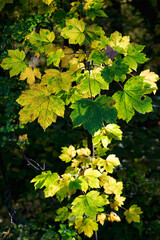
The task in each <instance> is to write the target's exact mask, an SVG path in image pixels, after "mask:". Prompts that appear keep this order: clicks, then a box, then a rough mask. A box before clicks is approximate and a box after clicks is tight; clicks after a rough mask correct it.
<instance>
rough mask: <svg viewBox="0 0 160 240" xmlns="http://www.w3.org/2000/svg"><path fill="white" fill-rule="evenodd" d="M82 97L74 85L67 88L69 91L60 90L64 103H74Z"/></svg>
mask: <svg viewBox="0 0 160 240" xmlns="http://www.w3.org/2000/svg"><path fill="white" fill-rule="evenodd" d="M81 98H82V92H81V90H80V89H77V88H76V87H72V88H70V89H69V91H67V92H66V91H64V92H62V99H64V102H65V104H66V105H68V104H70V103H75V102H76V101H77V100H80V99H81Z"/></svg>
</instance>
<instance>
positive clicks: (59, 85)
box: [41, 69, 71, 93]
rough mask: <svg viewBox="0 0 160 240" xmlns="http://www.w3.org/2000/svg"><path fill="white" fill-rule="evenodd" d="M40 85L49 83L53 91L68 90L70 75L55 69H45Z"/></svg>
mask: <svg viewBox="0 0 160 240" xmlns="http://www.w3.org/2000/svg"><path fill="white" fill-rule="evenodd" d="M41 85H49V86H50V88H49V89H50V91H51V92H53V93H58V92H60V91H61V90H64V91H68V90H69V89H70V87H71V75H70V74H69V73H68V72H62V73H61V72H59V71H58V70H57V69H47V70H46V71H45V74H44V75H43V76H42V81H41Z"/></svg>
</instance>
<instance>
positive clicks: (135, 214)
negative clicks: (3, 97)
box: [0, 0, 158, 237]
mask: <svg viewBox="0 0 160 240" xmlns="http://www.w3.org/2000/svg"><path fill="white" fill-rule="evenodd" d="M20 2H23V1H20ZM7 3H11V2H10V1H6V2H5V3H4V4H1V5H2V6H1V5H0V8H1V9H2V8H3V7H4V6H5V4H7ZM30 4H31V5H32V6H33V8H34V9H36V8H37V6H38V9H37V11H38V13H41V14H48V17H49V19H52V17H53V18H54V21H53V22H52V25H50V26H44V27H43V26H42V27H43V28H40V29H39V28H37V29H33V28H32V29H31V30H30V31H29V32H27V33H26V35H25V36H24V37H23V41H22V42H21V44H18V45H17V47H16V48H15V47H14V49H9V50H8V54H7V56H6V55H5V56H3V59H2V62H1V67H2V68H3V69H4V70H9V74H10V78H12V77H15V76H16V78H17V84H18V80H27V81H26V82H25V84H24V89H23V91H22V92H21V94H20V96H19V97H18V98H17V100H16V102H17V103H18V104H19V105H21V110H20V111H19V121H20V125H24V124H27V123H32V122H34V121H35V120H36V119H37V120H38V123H39V124H40V126H41V127H42V128H43V130H44V131H45V130H46V129H48V128H49V127H51V125H52V124H56V122H57V120H58V119H59V117H62V118H66V115H67V116H69V117H70V119H71V120H72V124H73V126H74V127H75V128H76V127H80V126H83V127H84V129H85V130H87V132H88V133H89V134H90V135H92V153H91V151H90V149H88V148H77V149H76V148H75V147H73V146H72V145H71V146H69V147H66V146H65V147H63V148H62V154H61V155H60V159H61V160H62V161H64V162H66V163H70V166H68V167H67V168H66V170H65V171H64V173H63V174H59V173H57V172H54V173H52V172H51V171H45V169H41V170H42V173H41V174H40V175H37V176H36V177H34V178H33V179H32V181H31V182H34V186H35V189H42V188H44V189H43V190H44V194H45V197H46V198H47V197H53V196H54V197H57V199H58V201H59V202H61V204H63V202H64V206H63V207H61V208H59V209H58V210H57V216H56V217H55V221H61V222H62V223H63V222H65V221H68V224H69V226H73V225H74V226H75V229H77V231H78V233H79V234H81V233H82V232H83V233H84V234H85V235H87V236H88V237H91V236H92V235H93V233H94V231H97V230H98V222H100V224H102V225H103V224H104V222H105V221H111V222H113V221H117V222H119V221H121V218H120V217H119V216H118V215H117V214H116V213H115V212H113V211H112V210H113V209H114V210H115V211H118V210H119V208H121V209H124V210H125V212H124V216H125V217H126V220H127V221H128V222H129V223H131V222H132V221H134V222H140V214H141V213H142V211H141V209H140V207H137V205H132V206H130V208H129V209H128V210H127V209H125V208H124V207H122V205H124V201H125V197H123V196H122V195H121V194H122V190H123V183H122V182H121V181H117V180H116V179H115V178H113V177H112V176H110V174H112V173H113V170H114V168H115V167H116V166H119V165H120V161H119V159H118V157H116V155H115V154H108V156H107V157H106V158H102V157H103V153H104V151H105V152H106V151H107V150H108V149H107V147H108V145H109V144H110V143H111V141H112V139H116V140H121V139H122V131H121V130H120V127H119V126H118V125H117V121H118V120H119V119H123V120H124V121H126V122H127V123H128V122H129V121H130V120H131V119H132V118H133V117H134V115H135V114H136V112H138V113H141V114H145V113H148V112H151V111H152V110H153V108H152V99H151V98H150V97H149V96H148V95H149V94H151V93H156V91H157V89H158V88H157V85H156V82H157V81H158V75H157V74H156V73H154V72H150V69H146V70H145V71H142V72H141V73H139V72H138V70H137V69H138V65H139V64H143V63H145V62H146V61H148V60H149V59H148V58H146V55H145V53H143V52H142V51H143V49H144V46H142V45H138V44H132V43H130V38H129V36H123V35H122V34H121V33H119V32H118V31H115V32H114V33H112V34H111V35H110V36H106V34H105V31H104V30H103V29H102V27H101V26H99V25H98V24H97V23H95V22H94V20H95V19H96V18H97V17H98V18H99V17H100V18H105V17H106V14H105V12H104V7H105V3H104V1H90V0H87V1H85V2H72V3H70V4H69V7H67V8H64V9H62V6H61V4H60V1H54V0H39V1H37V2H36V1H34V0H33V1H31V3H30ZM23 8H26V10H27V11H29V10H30V5H28V3H25V4H24V6H23ZM59 14H62V15H63V18H62V20H61V19H58V15H59ZM42 57H43V58H44V59H45V63H44V66H43V67H40V65H39V63H40V58H42ZM114 84H117V87H118V88H119V90H117V89H116V88H115V89H114V91H112V90H111V89H112V86H113V85H114ZM19 139H20V140H19V141H20V142H25V141H26V138H23V137H20V138H19ZM21 146H22V145H21ZM21 148H23V146H22V147H21ZM103 148H104V149H105V150H104V149H103ZM66 198H67V199H68V204H67V205H66V203H65V200H66Z"/></svg>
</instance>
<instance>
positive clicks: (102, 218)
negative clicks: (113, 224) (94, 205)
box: [97, 213, 106, 225]
mask: <svg viewBox="0 0 160 240" xmlns="http://www.w3.org/2000/svg"><path fill="white" fill-rule="evenodd" d="M105 220H106V214H105V213H101V214H98V215H97V222H100V224H102V225H104V222H105Z"/></svg>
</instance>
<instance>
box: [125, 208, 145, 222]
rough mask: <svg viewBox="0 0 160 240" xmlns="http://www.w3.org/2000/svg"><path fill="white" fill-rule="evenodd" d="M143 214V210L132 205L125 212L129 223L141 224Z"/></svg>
mask: <svg viewBox="0 0 160 240" xmlns="http://www.w3.org/2000/svg"><path fill="white" fill-rule="evenodd" d="M142 213H143V212H142V211H141V208H140V207H138V206H137V205H132V206H131V207H130V208H129V210H126V211H125V212H124V215H125V216H126V220H127V222H128V223H131V222H132V221H133V222H140V214H142Z"/></svg>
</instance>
